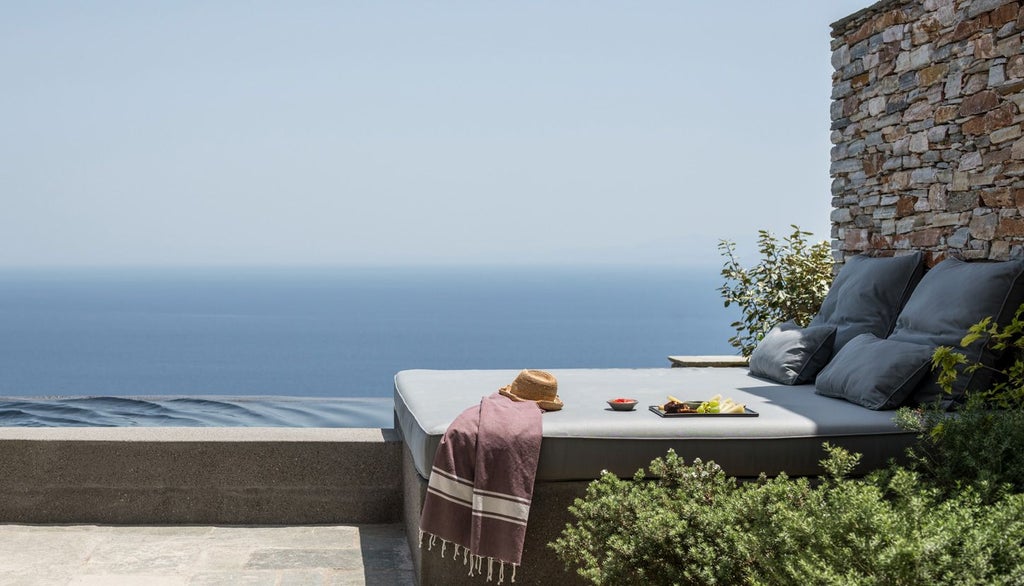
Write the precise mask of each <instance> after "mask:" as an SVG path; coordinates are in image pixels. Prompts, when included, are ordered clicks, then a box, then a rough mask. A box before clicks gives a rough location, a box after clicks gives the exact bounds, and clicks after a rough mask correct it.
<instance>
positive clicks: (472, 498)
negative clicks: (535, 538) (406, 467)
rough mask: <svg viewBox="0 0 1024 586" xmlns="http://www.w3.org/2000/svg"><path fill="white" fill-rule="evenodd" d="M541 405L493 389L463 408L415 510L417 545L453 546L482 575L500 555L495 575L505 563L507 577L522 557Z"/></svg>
mask: <svg viewBox="0 0 1024 586" xmlns="http://www.w3.org/2000/svg"><path fill="white" fill-rule="evenodd" d="M541 433H542V427H541V409H540V407H539V406H538V405H537V404H536V403H534V402H532V401H523V402H516V401H512V400H511V399H509V398H507V397H503V396H501V395H499V394H498V393H494V394H493V395H491V396H489V397H484V398H483V400H482V401H480V405H479V406H475V407H470V408H469V409H466V410H465V411H463V412H462V414H460V415H459V416H458V417H456V418H455V421H453V422H452V424H451V425H450V426H449V427H448V431H446V432H445V434H444V437H443V438H441V444H440V445H439V446H438V447H437V454H435V455H434V466H433V468H432V469H431V471H430V481H429V482H428V486H427V498H426V500H425V501H424V503H423V514H422V516H421V517H420V546H421V547H422V546H423V540H424V538H426V539H427V540H428V545H427V547H428V549H433V548H434V546H435V545H436V542H437V540H438V539H440V540H441V555H442V556H443V555H445V551H446V549H447V546H448V545H449V543H450V544H452V545H453V546H454V550H455V551H454V553H453V555H454V558H455V559H457V558H458V557H459V555H460V553H461V555H462V561H463V563H464V564H469V575H470V576H472V575H474V573H475V574H482V573H483V572H482V570H483V564H484V562H486V563H487V581H491V579H492V577H493V575H494V565H495V564H494V562H495V561H497V562H498V583H499V584H501V583H502V582H503V581H504V579H505V564H506V563H509V564H512V581H513V582H514V581H515V570H516V567H517V566H518V565H519V564H520V562H521V561H522V557H523V540H524V538H525V537H526V521H527V518H528V517H529V516H530V500H531V499H532V498H533V482H534V479H535V478H536V476H537V461H538V459H539V458H540V442H541Z"/></svg>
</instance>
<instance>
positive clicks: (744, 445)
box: [395, 367, 914, 584]
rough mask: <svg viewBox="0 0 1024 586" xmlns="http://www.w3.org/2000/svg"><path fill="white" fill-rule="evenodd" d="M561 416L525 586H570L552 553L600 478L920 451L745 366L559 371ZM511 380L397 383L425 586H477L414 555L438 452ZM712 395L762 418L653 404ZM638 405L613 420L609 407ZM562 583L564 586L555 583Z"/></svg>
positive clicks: (448, 376)
mask: <svg viewBox="0 0 1024 586" xmlns="http://www.w3.org/2000/svg"><path fill="white" fill-rule="evenodd" d="M551 372H552V373H553V374H554V375H555V376H556V377H557V378H558V389H559V390H558V394H559V396H560V397H561V399H562V401H564V402H565V408H564V409H563V410H562V411H555V412H549V413H545V414H544V416H543V425H544V440H543V443H542V445H541V454H540V462H539V464H538V471H537V483H536V487H535V489H534V498H533V505H532V507H531V511H530V522H529V527H528V530H527V538H526V544H525V549H524V554H523V567H522V569H521V573H520V575H519V577H517V584H551V583H557V582H561V583H573V581H574V580H575V576H573V575H570V574H567V573H565V572H564V570H563V568H562V566H561V563H560V562H559V561H558V560H557V559H556V558H555V557H554V554H553V553H552V552H551V550H550V549H548V548H547V546H546V544H547V543H548V542H550V541H551V540H553V539H554V538H555V537H557V535H558V533H559V532H560V531H561V529H562V527H563V526H564V525H565V523H566V522H568V521H569V520H570V519H569V516H568V512H567V507H568V506H569V505H570V504H571V503H572V500H573V499H574V498H576V497H578V496H581V495H582V494H583V492H584V490H585V488H586V485H587V484H588V483H589V481H590V480H593V479H594V478H597V476H598V475H599V474H600V472H601V470H609V471H611V472H614V473H615V474H617V475H619V476H624V477H630V476H632V475H633V474H634V473H635V472H636V470H637V469H639V468H641V467H645V466H646V465H647V464H648V463H649V462H650V461H651V460H652V459H654V458H656V457H659V456H663V455H664V454H665V453H666V452H667V451H668V449H669V448H672V449H674V450H675V451H676V452H677V453H678V454H680V455H681V456H683V457H684V458H685V459H686V460H687V461H691V460H693V459H694V458H701V459H703V460H705V461H706V460H714V461H715V462H717V463H719V464H720V465H721V466H722V467H723V468H724V470H725V472H726V473H727V474H729V475H732V476H738V477H754V476H757V475H758V474H760V473H761V472H765V473H767V474H769V475H777V474H778V473H780V472H783V471H785V472H786V473H787V474H789V475H790V476H816V475H818V474H819V473H820V469H819V466H818V462H819V461H820V460H821V459H822V458H823V457H824V452H823V450H822V448H821V444H822V442H825V441H828V442H831V443H833V444H836V445H841V446H844V447H847V448H849V449H851V450H853V451H856V452H860V453H862V454H863V455H864V457H863V459H862V469H863V470H867V469H870V468H874V467H878V466H881V465H884V464H885V463H886V462H887V461H888V460H889V459H890V458H893V457H899V456H901V455H902V454H903V451H904V449H905V448H906V447H907V446H908V445H910V443H911V442H912V441H913V438H914V436H913V434H911V433H907V432H904V431H902V430H900V429H899V428H898V427H897V426H896V425H895V423H894V422H893V413H892V412H891V411H870V410H868V409H864V408H863V407H860V406H857V405H854V404H851V403H848V402H846V401H842V400H838V399H832V398H828V397H823V396H820V395H816V394H815V393H814V387H813V385H799V386H786V385H781V384H777V383H773V382H769V381H766V380H763V379H759V378H755V377H753V376H751V375H750V374H749V373H748V371H747V369H746V368H742V367H732V368H685V367H684V368H652V369H573V370H551ZM517 373H518V371H515V370H471V371H431V370H407V371H403V372H400V373H398V375H396V377H395V427H396V428H397V429H398V430H399V431H400V433H401V435H402V437H403V440H404V443H405V447H404V452H405V454H404V463H403V474H404V489H403V492H404V500H405V503H404V507H405V521H406V531H407V535H408V537H409V541H410V546H411V549H412V554H413V559H414V563H415V566H416V569H417V572H418V574H419V576H420V580H421V583H423V584H460V583H466V584H476V583H478V581H475V580H473V579H471V578H466V577H464V568H463V567H462V564H461V561H459V562H456V561H453V560H452V559H450V556H449V558H446V559H442V558H441V557H440V556H439V555H437V552H425V551H422V550H420V549H418V547H417V546H418V543H417V538H418V531H417V529H418V521H419V514H420V509H421V507H422V504H423V498H424V495H425V491H426V482H427V481H426V478H427V477H428V475H429V470H430V467H431V463H432V461H433V457H434V452H435V450H436V448H437V445H438V443H439V442H440V439H441V437H442V436H443V434H444V432H445V430H446V429H447V427H448V425H449V424H450V423H451V421H452V420H453V419H454V418H455V417H456V416H457V415H458V414H459V413H461V412H462V411H463V410H465V409H466V408H468V407H471V406H473V405H475V404H477V403H478V402H479V400H480V398H481V397H483V396H485V395H489V394H491V393H493V392H495V391H496V390H497V389H498V388H499V387H502V386H504V385H506V384H508V383H509V382H511V381H512V380H513V379H514V378H515V376H516V374H517ZM716 393H721V394H722V395H723V396H724V397H730V398H732V399H734V400H735V401H737V402H740V403H745V404H746V405H747V406H748V408H750V409H752V410H754V411H757V412H758V413H759V416H758V417H717V418H716V417H708V418H694V417H686V418H661V417H658V416H657V415H655V414H654V413H651V412H650V411H648V410H647V406H648V405H654V404H660V403H664V402H665V398H666V396H667V395H669V394H671V395H674V396H676V397H678V398H680V399H683V400H688V399H707V398H709V397H711V396H712V395H714V394H716ZM615 397H632V398H635V399H637V400H639V405H638V406H637V409H636V410H635V411H632V412H614V411H612V410H611V409H610V408H609V407H608V405H607V403H605V401H606V400H608V399H612V398H615ZM556 581H557V582H556Z"/></svg>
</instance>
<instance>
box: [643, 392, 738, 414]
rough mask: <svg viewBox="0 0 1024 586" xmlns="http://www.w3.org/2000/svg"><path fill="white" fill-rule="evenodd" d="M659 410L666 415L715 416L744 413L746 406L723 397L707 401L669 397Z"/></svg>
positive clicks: (717, 396)
mask: <svg viewBox="0 0 1024 586" xmlns="http://www.w3.org/2000/svg"><path fill="white" fill-rule="evenodd" d="M658 409H659V410H660V411H663V412H665V413H699V414H702V415H715V414H723V413H743V412H744V411H745V410H746V406H745V405H744V404H743V403H737V402H736V401H733V400H732V399H723V398H722V395H715V396H714V397H711V398H710V399H708V400H707V401H680V400H679V399H677V398H675V397H673V396H672V395H669V396H668V402H667V403H665V404H664V405H658Z"/></svg>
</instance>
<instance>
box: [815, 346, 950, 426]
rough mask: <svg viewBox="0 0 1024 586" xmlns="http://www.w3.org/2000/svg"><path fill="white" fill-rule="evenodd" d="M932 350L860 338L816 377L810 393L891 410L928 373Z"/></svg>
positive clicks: (907, 395) (878, 409) (834, 358)
mask: <svg viewBox="0 0 1024 586" xmlns="http://www.w3.org/2000/svg"><path fill="white" fill-rule="evenodd" d="M933 351H934V348H932V347H931V346H924V345H921V344H912V343H910V342H897V341H895V340H892V339H889V340H882V339H880V338H877V337H875V336H874V335H872V334H861V335H859V336H857V337H856V338H854V339H852V340H850V342H849V343H848V344H847V345H846V346H844V347H843V349H842V350H840V351H839V352H838V353H837V354H836V355H835V356H834V357H833V358H832V361H831V362H829V363H828V366H826V367H825V368H824V370H822V371H821V372H820V373H818V380H817V381H815V383H814V392H816V393H818V394H819V395H824V396H826V397H835V398H837V399H846V400H847V401H849V402H851V403H856V404H857V405H860V406H862V407H867V408H868V409H873V410H875V411H881V410H885V409H895V408H897V407H899V406H900V405H902V404H903V402H904V401H906V400H907V398H908V397H909V396H910V395H911V393H913V392H914V388H915V387H916V386H917V384H918V383H919V382H920V381H921V379H922V378H924V377H925V375H927V374H928V372H929V370H930V369H931V358H932V352H933Z"/></svg>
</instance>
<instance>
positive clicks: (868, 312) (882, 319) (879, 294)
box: [807, 252, 924, 352]
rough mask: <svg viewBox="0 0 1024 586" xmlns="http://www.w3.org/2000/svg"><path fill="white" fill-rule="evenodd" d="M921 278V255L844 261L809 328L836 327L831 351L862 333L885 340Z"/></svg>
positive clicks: (922, 264)
mask: <svg viewBox="0 0 1024 586" xmlns="http://www.w3.org/2000/svg"><path fill="white" fill-rule="evenodd" d="M922 275H924V255H922V254H921V253H920V252H914V253H912V254H907V255H904V256H894V257H888V258H884V257H883V258H872V257H868V256H864V255H858V256H854V257H851V258H848V259H846V264H844V265H843V267H842V268H841V269H839V274H838V275H836V279H835V281H833V282H832V286H831V287H830V288H829V290H828V295H826V296H825V300H824V301H822V303H821V309H819V310H818V315H816V316H814V319H812V320H811V322H810V323H809V324H807V325H808V326H835V327H836V340H835V343H834V344H833V352H839V351H840V350H842V348H843V346H845V345H846V343H847V342H849V341H850V340H852V339H854V338H855V337H857V336H859V335H861V334H874V335H875V336H877V337H879V338H884V337H886V336H888V335H889V332H891V331H892V328H893V325H895V323H896V316H898V315H899V313H900V309H901V308H902V307H903V304H905V303H906V302H907V299H909V298H910V294H911V292H913V290H914V287H916V286H917V283H918V282H919V281H920V280H921V276H922Z"/></svg>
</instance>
